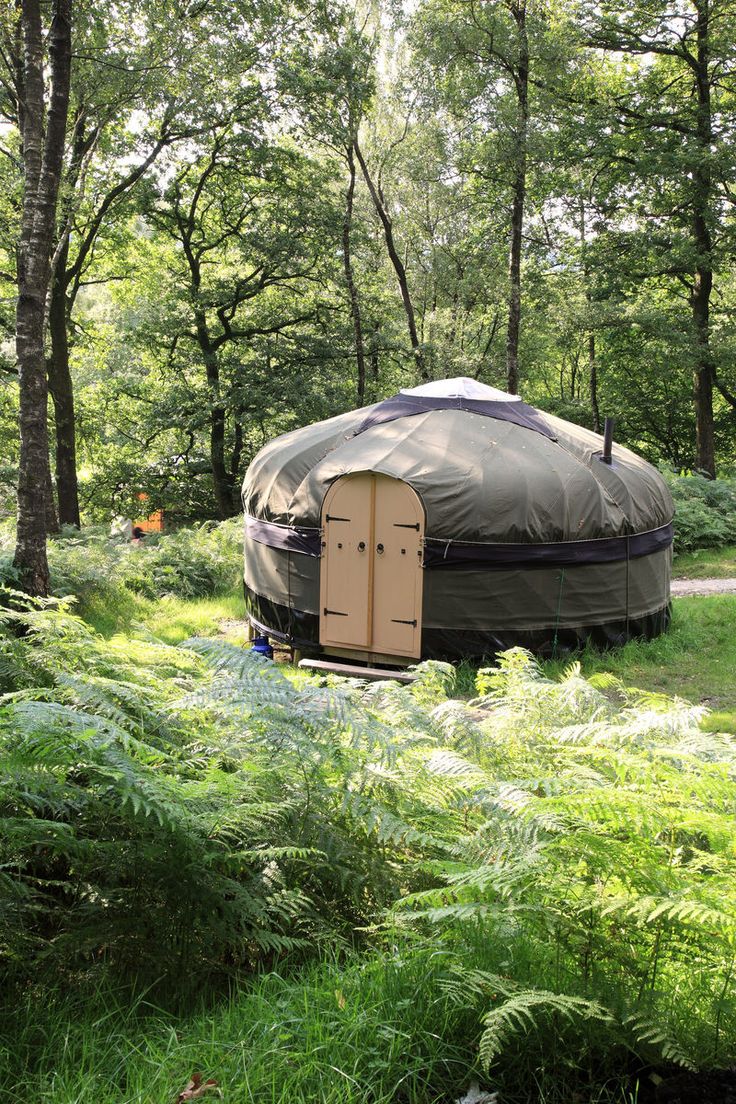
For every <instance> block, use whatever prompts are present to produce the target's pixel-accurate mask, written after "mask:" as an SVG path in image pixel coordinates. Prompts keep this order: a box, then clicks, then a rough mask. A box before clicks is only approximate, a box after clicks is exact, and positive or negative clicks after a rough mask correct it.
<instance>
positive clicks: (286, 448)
mask: <svg viewBox="0 0 736 1104" xmlns="http://www.w3.org/2000/svg"><path fill="white" fill-rule="evenodd" d="M602 447H603V439H602V437H600V436H599V435H598V434H595V433H592V432H591V431H590V430H587V429H584V428H582V427H581V426H578V425H574V424H572V423H570V422H566V421H564V420H563V419H561V418H556V417H553V416H551V415H549V414H545V413H543V412H541V411H539V410H536V409H535V408H534V407H531V406H528V405H527V404H526V403H525V402H523V400H521V399H520V398H519V397H518V396H516V395H508V394H506V393H505V392H503V391H498V390H496V389H495V388H493V387H488V386H486V385H485V384H482V383H478V382H477V381H476V380H472V379H467V378H462V377H461V378H459V379H453V380H441V381H437V382H435V383H428V384H422V385H421V386H420V387H415V388H407V389H405V390H403V391H401V392H399V394H398V395H395V396H394V397H393V398H390V399H386V400H384V401H383V402H379V403H376V404H374V405H372V406H368V407H364V408H362V409H360V410H354V411H350V412H349V413H347V414H341V415H338V416H337V417H335V418H330V419H328V420H327V421H324V422H318V423H316V424H315V425H310V426H306V427H304V428H303V429H298V430H295V431H294V432H292V433H286V434H284V435H283V436H281V437H277V438H276V439H275V440H273V441H271V442H270V443H269V444H268V445H266V447H265V448H263V449H262V450H261V451H260V452H259V453H258V455H257V456H256V457H255V458H254V460H253V462H252V464H251V466H250V468H249V469H248V473H247V475H246V479H245V483H244V486H243V503H244V507H245V511H246V513H247V514H248V515H249V516H250V517H252V518H256V519H260V520H263V521H270V522H276V523H280V524H282V525H288V526H296V527H299V526H304V527H315V526H319V524H320V511H321V507H322V501H323V499H324V496H325V493H326V491H327V489H328V488H329V486H330V485H331V484H332V483H333V482H334V481H335V480H336V479H338V478H339V477H340V476H342V475H347V474H349V473H353V472H362V471H371V472H377V473H381V474H383V475H389V476H393V477H394V478H396V479H401V480H403V481H404V482H406V483H408V484H409V485H410V486H411V487H413V488H414V490H415V491H416V492H417V493H418V494H419V496H420V498H421V499H422V502H423V504H424V508H425V511H426V535H427V538H432V539H436V540H447V541H452V542H463V541H466V542H508V543H524V544H537V543H540V544H544V543H549V542H560V541H579V540H595V539H599V538H607V537H611V536H624V535H628V534H635V533H646V532H649V531H650V530H653V529H657V528H659V527H661V526H664V525H667V524H668V523H669V522H670V521H671V520H672V516H673V504H672V499H671V496H670V493H669V490H668V488H667V485H666V483H665V482H664V480H663V479H662V477H661V476H660V474H659V472H658V471H657V470H656V469H655V468H653V467H652V466H651V465H650V464H648V463H646V461H644V460H642V459H641V458H640V457H638V456H636V455H635V454H634V453H633V452H631V451H629V450H628V449H626V448H623V447H622V446H620V445H614V448H613V462H612V463H611V464H610V465H609V464H606V463H603V462H602V460H601V451H602Z"/></svg>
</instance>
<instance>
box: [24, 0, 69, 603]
mask: <svg viewBox="0 0 736 1104" xmlns="http://www.w3.org/2000/svg"><path fill="white" fill-rule="evenodd" d="M21 33H22V39H23V62H22V66H23V70H22V88H21V93H22V94H21V96H20V97H19V98H20V99H21V100H22V104H21V109H20V111H19V116H20V118H19V123H20V131H21V143H22V159H23V210H22V220H21V233H20V239H19V243H18V264H17V272H18V300H17V306H16V354H17V358H18V380H19V397H20V414H19V423H20V464H19V472H18V523H17V535H16V549H15V560H14V563H15V566H16V568H17V569H18V572H19V576H20V581H21V585H22V586H23V588H24V589H25V590H27V591H28V593H29V594H33V595H45V594H48V590H49V569H48V561H47V558H46V516H47V497H48V475H47V473H48V465H49V460H48V411H47V402H48V385H47V380H46V359H45V356H44V327H45V312H46V297H47V294H48V290H49V279H50V259H51V249H52V244H53V238H54V226H55V219H56V204H57V199H58V194H59V180H60V177H61V168H62V160H63V155H64V142H65V137H66V119H67V111H68V107H69V82H70V73H71V0H53V7H52V18H51V27H50V30H49V35H48V51H49V73H50V89H49V108H48V117H47V119H46V129H45V134H44V98H45V88H44V50H43V27H42V22H41V9H40V0H23V2H22V7H21Z"/></svg>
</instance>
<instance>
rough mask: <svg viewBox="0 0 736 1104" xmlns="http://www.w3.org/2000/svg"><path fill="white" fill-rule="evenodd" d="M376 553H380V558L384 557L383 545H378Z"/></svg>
mask: <svg viewBox="0 0 736 1104" xmlns="http://www.w3.org/2000/svg"><path fill="white" fill-rule="evenodd" d="M376 552H377V553H378V555H379V556H382V555H383V545H382V544H377V545H376Z"/></svg>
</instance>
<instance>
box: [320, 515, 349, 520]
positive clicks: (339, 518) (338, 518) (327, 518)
mask: <svg viewBox="0 0 736 1104" xmlns="http://www.w3.org/2000/svg"><path fill="white" fill-rule="evenodd" d="M325 521H352V518H341V517H335V515H334V514H326V515H325Z"/></svg>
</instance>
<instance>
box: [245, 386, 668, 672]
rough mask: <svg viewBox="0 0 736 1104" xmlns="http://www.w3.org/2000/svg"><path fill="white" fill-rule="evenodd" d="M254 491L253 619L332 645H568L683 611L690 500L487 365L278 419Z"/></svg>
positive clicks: (273, 630) (450, 655)
mask: <svg viewBox="0 0 736 1104" xmlns="http://www.w3.org/2000/svg"><path fill="white" fill-rule="evenodd" d="M243 507H244V511H245V576H244V581H245V595H246V604H247V609H248V615H249V618H250V620H251V623H252V624H253V626H254V627H255V628H256V629H257V630H260V631H261V632H262V633H265V634H267V635H269V636H270V637H273V638H275V639H276V640H280V641H285V642H288V643H289V644H291V645H292V646H293V647H295V648H298V649H300V650H303V651H307V652H311V653H314V654H317V653H323V654H326V655H328V656H330V655H332V656H340V657H344V658H350V659H352V660H353V661H355V660H359V661H363V662H370V663H387V664H396V665H401V664H410V663H412V662H416V661H417V660H419V659H428V658H444V659H458V658H460V657H463V656H471V657H479V656H489V655H492V654H493V653H494V652H497V651H499V650H501V649H504V648H509V647H512V646H514V645H522V646H524V647H527V648H530V649H532V650H533V651H535V652H538V653H540V654H551V653H555V654H560V653H562V652H565V651H568V650H570V649H573V648H576V647H579V646H580V645H582V644H584V643H585V642H586V641H588V640H590V641H593V642H595V643H597V644H599V645H603V646H606V645H608V646H610V645H617V644H622V643H623V642H624V641H626V640H629V639H631V638H632V637H643V638H648V637H652V636H655V635H657V634H658V633H661V632H663V631H664V630H665V629H666V628H667V625H668V623H669V617H670V568H671V558H672V534H673V529H672V517H673V504H672V499H671V497H670V493H669V490H668V488H667V485H666V483H665V482H664V480H663V479H662V478H661V476H660V475H659V473H658V472H657V471H656V469H655V468H653V467H652V466H651V465H650V464H648V463H646V462H645V461H644V460H642V459H641V458H640V457H638V456H636V455H635V454H634V453H633V452H630V451H629V450H628V449H626V448H622V447H620V446H619V445H615V444H614V445H613V447H612V449H610V450H607V449H604V439H603V438H602V437H600V436H598V435H597V434H595V433H592V432H590V431H589V430H587V429H582V428H581V427H580V426H577V425H573V424H571V423H570V422H566V421H563V420H562V419H560V418H556V417H553V416H551V415H549V414H545V413H543V412H542V411H540V410H537V409H535V408H534V407H532V406H529V405H527V404H526V403H525V402H523V401H522V400H521V399H520V398H519V397H518V396H516V395H508V394H506V393H504V392H503V391H498V390H496V389H495V388H492V387H488V386H486V385H484V384H482V383H478V382H477V381H475V380H471V379H464V378H463V379H451V380H442V381H439V382H436V383H427V384H423V385H422V386H420V387H413V388H408V389H406V390H403V391H400V392H399V394H397V395H395V396H394V397H393V398H389V399H386V400H384V401H383V402H378V403H376V404H375V405H373V406H368V407H364V408H363V409H361V410H354V411H351V412H350V413H348V414H340V415H338V416H337V417H336V418H330V419H328V420H327V421H323V422H318V423H316V424H315V425H309V426H306V427H304V428H303V429H298V430H295V431H294V432H292V433H286V434H284V435H283V436H281V437H277V438H276V439H275V440H273V441H271V442H270V443H269V444H268V445H266V447H265V448H263V449H262V450H261V451H260V452H259V453H258V454H257V456H256V457H255V458H254V460H253V462H252V463H251V465H250V467H249V469H248V472H247V475H246V478H245V483H244V486H243Z"/></svg>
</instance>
